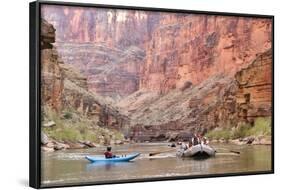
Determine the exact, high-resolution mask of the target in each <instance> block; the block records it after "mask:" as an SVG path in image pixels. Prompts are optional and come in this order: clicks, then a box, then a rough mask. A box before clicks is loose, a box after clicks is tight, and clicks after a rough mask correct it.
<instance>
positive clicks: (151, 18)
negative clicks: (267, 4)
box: [30, 1, 274, 188]
mask: <svg viewBox="0 0 281 190" xmlns="http://www.w3.org/2000/svg"><path fill="white" fill-rule="evenodd" d="M273 27H274V17H273V16H271V15H253V14H240V13H239V14H238V13H223V12H207V11H191V10H175V9H159V8H144V7H127V6H115V5H96V4H81V3H66V2H52V1H50V2H48V1H36V2H32V3H30V186H31V187H34V188H45V187H61V186H77V185H94V184H108V183H127V182H144V181H155V180H172V179H188V178H203V177H204V178H205V177H222V176H236V175H249V174H269V173H273V172H274V143H273V142H274V138H273V137H274V136H273V134H274V124H273V121H274V120H273V116H274V115H273V106H274V104H273V100H274V97H273V90H274V88H273V87H274V86H273V82H274V81H273V79H274V77H273V75H274V72H273V71H274V69H273V66H274V64H273V63H274V60H273V58H274V55H273V53H274V50H273V48H274V45H273V42H274V39H273V37H274V35H273V32H274V30H273Z"/></svg>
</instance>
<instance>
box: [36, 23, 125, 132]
mask: <svg viewBox="0 0 281 190" xmlns="http://www.w3.org/2000/svg"><path fill="white" fill-rule="evenodd" d="M52 32H53V33H54V32H55V30H54V28H53V26H52V25H51V24H49V23H47V22H46V21H43V22H42V31H41V39H42V41H44V43H42V44H41V69H42V72H41V77H42V78H41V92H42V105H43V106H48V107H50V108H51V109H54V110H56V111H57V112H61V111H63V110H68V109H74V110H76V111H78V112H80V113H81V114H84V115H86V116H88V117H89V118H91V119H92V120H93V121H97V123H96V124H98V125H99V126H105V127H112V128H115V129H120V128H121V127H124V126H125V125H126V122H127V118H126V117H125V116H123V115H121V114H120V113H119V112H118V111H117V110H116V109H115V108H114V107H113V106H112V105H111V104H110V102H108V101H106V99H104V98H101V97H100V96H98V95H97V94H95V93H93V92H89V90H88V83H87V78H86V77H85V76H83V75H82V74H81V73H80V72H79V71H78V70H77V69H75V68H74V67H73V66H71V65H68V64H64V62H63V61H62V60H61V58H60V56H58V53H57V50H56V48H55V47H53V45H52V44H51V43H53V42H54V41H55V39H54V38H51V37H54V36H55V35H54V34H53V33H52ZM45 38H46V39H45Z"/></svg>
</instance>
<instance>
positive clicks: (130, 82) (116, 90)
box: [55, 42, 145, 98]
mask: <svg viewBox="0 0 281 190" xmlns="http://www.w3.org/2000/svg"><path fill="white" fill-rule="evenodd" d="M55 45H56V47H57V49H58V52H59V54H60V56H61V58H62V60H63V61H64V62H65V63H68V64H70V65H72V66H73V67H75V68H76V69H79V71H80V72H81V73H82V74H83V75H84V76H86V77H87V81H88V82H87V85H88V89H89V90H91V91H93V92H95V93H97V94H100V95H105V96H110V97H112V98H118V97H124V96H126V95H128V94H131V93H133V92H135V91H137V90H138V87H139V74H140V67H141V66H142V64H143V62H144V57H145V52H144V51H143V50H141V49H140V48H138V47H136V46H131V47H130V48H128V49H126V50H122V49H118V48H110V47H108V46H104V45H102V44H96V43H95V44H93V43H62V42H60V43H56V44H55Z"/></svg>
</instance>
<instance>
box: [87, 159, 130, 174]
mask: <svg viewBox="0 0 281 190" xmlns="http://www.w3.org/2000/svg"><path fill="white" fill-rule="evenodd" d="M133 163H134V162H133V161H130V162H96V163H95V162H94V163H89V164H87V165H86V171H88V172H90V171H93V170H100V169H105V170H106V171H110V169H112V168H120V169H122V168H124V166H125V167H128V165H129V164H133Z"/></svg>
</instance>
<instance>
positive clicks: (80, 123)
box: [42, 107, 124, 143]
mask: <svg viewBox="0 0 281 190" xmlns="http://www.w3.org/2000/svg"><path fill="white" fill-rule="evenodd" d="M42 116H43V117H44V121H50V120H52V121H54V122H55V123H56V126H54V127H51V128H43V131H44V132H45V133H46V134H47V135H48V136H49V137H51V138H53V139H55V140H61V141H73V142H75V141H79V140H81V141H91V142H94V143H109V142H110V141H111V140H123V139H124V136H123V134H122V133H120V132H119V131H117V130H109V129H106V128H101V127H99V126H97V124H95V122H93V121H92V120H90V119H88V118H87V117H85V116H83V115H82V114H79V113H77V112H75V111H73V110H66V111H64V112H62V114H59V113H57V112H55V111H53V110H51V109H50V108H49V107H44V109H43V112H42ZM100 137H102V138H100ZM101 139H103V140H102V142H100V140H101Z"/></svg>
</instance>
